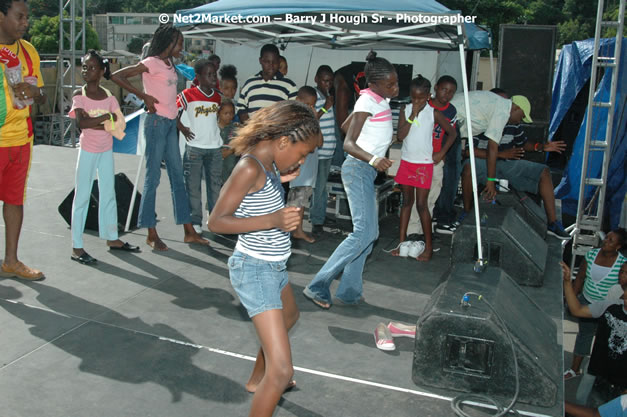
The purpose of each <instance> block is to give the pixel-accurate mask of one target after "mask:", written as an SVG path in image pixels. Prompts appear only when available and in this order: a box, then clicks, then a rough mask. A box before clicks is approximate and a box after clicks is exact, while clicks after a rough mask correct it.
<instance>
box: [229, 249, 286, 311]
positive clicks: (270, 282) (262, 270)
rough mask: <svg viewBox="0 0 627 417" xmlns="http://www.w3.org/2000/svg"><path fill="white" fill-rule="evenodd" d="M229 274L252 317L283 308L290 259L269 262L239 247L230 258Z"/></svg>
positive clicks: (240, 298) (241, 300)
mask: <svg viewBox="0 0 627 417" xmlns="http://www.w3.org/2000/svg"><path fill="white" fill-rule="evenodd" d="M229 275H230V277H231V285H232V286H233V289H234V290H235V292H236V293H237V296H238V297H239V300H240V302H241V303H242V305H243V306H244V307H245V308H246V311H248V316H249V317H251V318H252V317H253V316H255V315H257V314H259V313H263V312H264V311H268V310H277V309H282V308H283V303H282V302H281V291H283V288H285V286H286V285H287V283H288V281H287V259H285V260H283V261H265V260H263V259H258V258H253V257H252V256H250V255H246V254H244V253H242V252H240V251H238V250H235V251H234V252H233V255H232V256H231V257H230V258H229Z"/></svg>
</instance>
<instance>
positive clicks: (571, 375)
mask: <svg viewBox="0 0 627 417" xmlns="http://www.w3.org/2000/svg"><path fill="white" fill-rule="evenodd" d="M578 376H581V372H575V371H573V370H572V369H570V368H569V369H568V370H567V371H566V372H564V381H566V380H568V379H571V378H576V377H578Z"/></svg>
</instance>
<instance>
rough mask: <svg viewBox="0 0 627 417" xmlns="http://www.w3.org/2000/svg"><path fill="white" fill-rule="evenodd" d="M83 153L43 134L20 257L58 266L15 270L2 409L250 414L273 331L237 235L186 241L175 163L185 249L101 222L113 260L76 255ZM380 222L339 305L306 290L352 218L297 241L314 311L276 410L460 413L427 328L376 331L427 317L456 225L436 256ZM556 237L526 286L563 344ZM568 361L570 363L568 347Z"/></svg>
mask: <svg viewBox="0 0 627 417" xmlns="http://www.w3.org/2000/svg"><path fill="white" fill-rule="evenodd" d="M76 155H77V150H75V149H70V148H60V147H51V146H46V145H38V146H36V147H35V148H34V156H33V162H32V167H31V174H30V179H29V183H28V191H27V201H26V205H25V220H24V225H23V228H22V235H21V239H20V249H19V256H20V259H21V260H22V261H24V262H25V263H26V264H27V265H30V266H33V267H36V268H39V269H41V270H43V271H44V272H45V274H46V277H47V278H46V280H44V281H40V282H33V283H31V282H24V281H18V280H14V279H1V281H0V307H1V308H0V323H1V324H0V326H1V329H2V338H1V339H0V361H1V366H0V392H2V401H1V402H2V407H1V409H2V411H1V412H0V414H2V416H3V417H16V416H27V417H32V416H46V417H54V416H59V417H60V416H63V417H69V416H98V417H108V416H111V417H119V416H142V417H144V416H164V417H165V416H167V417H173V416H186V417H187V416H216V417H217V416H244V415H247V414H248V410H249V408H250V402H251V399H252V395H251V394H248V393H247V392H246V390H245V388H244V384H245V382H246V380H247V378H248V376H249V374H250V371H251V370H252V364H253V363H252V362H251V361H252V360H254V356H255V355H256V352H257V350H258V344H257V341H256V335H255V331H254V328H253V326H252V323H251V321H250V320H249V319H248V317H247V315H246V312H245V310H244V309H243V308H242V307H241V305H240V304H239V301H238V299H237V297H236V296H235V293H234V292H233V290H232V289H231V286H230V283H229V278H228V268H227V265H226V261H227V259H228V257H229V256H230V253H231V251H232V248H233V246H234V243H235V241H234V239H232V238H225V237H221V236H217V235H213V234H211V233H209V232H208V231H206V227H205V231H204V235H205V237H207V238H209V239H211V247H210V248H206V247H200V246H194V245H187V244H184V243H183V241H182V240H183V230H182V227H181V226H175V225H174V224H173V220H172V217H173V216H172V205H171V201H170V190H169V184H168V180H167V175H166V173H165V170H163V171H162V177H161V185H160V187H159V190H158V198H157V213H158V217H159V221H160V222H159V224H158V230H159V233H160V235H161V237H162V238H164V240H165V241H166V243H167V244H168V245H169V247H170V250H169V251H167V252H162V253H158V252H153V251H152V250H150V248H149V247H148V246H147V245H146V244H145V243H144V241H145V230H143V229H141V230H135V231H133V232H131V233H127V234H125V235H123V236H121V238H122V239H123V240H125V241H129V242H131V243H132V244H137V245H141V248H142V253H140V254H129V253H114V252H109V251H107V250H106V247H105V243H104V242H103V241H101V240H99V238H98V236H97V235H96V234H95V233H93V232H88V233H87V234H86V236H85V248H86V250H87V251H88V252H89V253H90V254H91V255H93V256H94V257H95V258H97V259H98V261H99V262H98V265H97V266H94V267H90V266H84V265H79V264H78V263H76V262H72V261H71V260H70V252H71V237H70V229H69V227H68V225H67V224H66V223H65V221H64V220H63V219H62V218H61V216H60V215H59V213H58V211H57V207H58V205H59V204H60V203H61V201H62V200H63V199H64V198H65V197H66V195H67V194H68V193H69V192H70V190H72V188H73V183H74V168H75V161H76ZM138 161H139V157H136V156H132V155H122V154H116V155H115V164H116V172H124V173H125V174H126V175H127V176H128V177H129V178H130V179H131V181H134V179H135V175H136V173H137V167H138ZM141 184H142V181H141V180H140V188H139V189H140V191H141ZM2 227H3V228H4V224H2ZM380 230H381V236H380V238H379V240H378V242H377V244H376V246H375V248H374V251H373V253H372V255H371V256H370V257H369V259H368V262H367V264H366V270H365V272H364V296H365V298H366V302H365V303H364V304H362V305H359V306H352V307H348V306H340V305H337V304H336V305H334V306H333V307H332V308H331V309H330V310H329V311H323V310H321V309H319V308H317V307H315V306H314V305H313V304H312V303H311V302H310V301H308V300H306V299H305V298H304V297H303V296H302V294H301V292H302V290H303V288H304V286H305V285H307V284H308V283H309V282H310V280H311V279H312V277H313V276H314V275H315V273H316V272H317V271H318V270H319V269H320V267H321V266H322V265H323V263H324V262H325V260H326V259H327V257H328V256H329V255H330V254H331V253H332V251H333V250H334V248H335V247H336V246H337V245H338V244H339V243H340V242H341V240H342V239H343V238H344V235H345V234H346V233H347V231H346V224H342V223H339V224H337V225H336V226H331V227H326V228H325V233H324V235H323V236H322V237H321V238H320V239H319V241H318V242H316V243H315V244H312V245H310V244H306V243H304V242H296V243H295V245H294V248H293V256H292V257H291V258H290V261H289V265H288V269H289V272H290V281H291V284H292V287H293V289H294V292H295V297H296V301H297V303H298V307H299V309H300V311H301V316H300V320H299V322H298V323H297V325H296V326H295V328H294V329H293V330H292V332H291V334H290V340H291V344H292V354H293V362H294V365H295V367H296V374H295V376H294V379H295V380H296V382H297V386H296V388H295V389H293V390H291V391H290V392H287V393H285V395H284V396H283V398H282V400H281V402H280V404H279V407H278V409H277V411H276V413H275V415H276V416H298V417H309V416H312V417H313V416H324V417H334V416H351V417H361V416H381V415H386V416H394V417H403V416H408V417H409V416H413V417H415V416H420V417H427V416H434V417H440V416H450V415H452V414H453V413H452V411H451V408H450V398H452V397H454V396H456V395H457V394H458V393H457V392H442V391H441V390H439V391H438V390H434V389H430V388H428V387H424V386H417V385H415V384H414V383H413V382H412V379H411V371H412V365H411V364H412V357H413V350H414V343H413V340H412V339H405V338H401V339H396V343H397V349H396V350H395V351H393V352H383V351H380V350H378V349H377V348H376V347H375V345H374V338H373V330H374V328H375V326H376V325H377V323H379V322H385V323H387V322H388V321H390V320H394V321H402V322H406V323H415V322H416V321H417V319H418V316H419V315H420V314H421V312H422V310H423V308H424V306H425V304H426V303H427V301H428V300H429V298H430V295H431V292H432V291H433V290H434V289H435V287H436V286H437V284H438V281H439V279H440V277H441V276H442V275H443V274H444V272H445V271H446V270H447V268H448V267H449V264H450V261H449V258H450V253H449V244H450V237H442V236H441V235H439V238H438V240H436V242H435V245H436V247H440V248H441V250H440V251H439V252H437V253H435V255H434V257H433V260H432V261H431V262H429V263H426V264H422V263H418V262H417V261H415V260H411V259H403V258H393V257H391V256H390V255H388V254H387V253H385V252H384V250H389V249H391V248H393V247H394V246H395V245H396V243H397V239H398V218H397V217H396V216H388V217H387V218H386V219H384V220H383V221H382V224H381V227H380ZM3 234H4V232H3ZM548 241H549V243H550V248H551V249H550V257H551V260H550V261H549V265H550V271H549V274H548V276H549V277H550V279H546V280H545V286H544V287H543V288H540V289H537V288H530V287H523V288H524V290H525V291H527V292H528V293H529V294H530V295H531V296H532V298H534V299H536V300H537V302H538V304H539V305H541V306H542V307H543V308H544V309H545V311H546V313H547V314H549V315H550V317H551V318H552V319H553V320H554V321H555V323H556V325H557V329H558V336H559V337H558V339H559V340H557V341H556V343H558V344H560V345H563V342H562V340H563V339H562V296H561V277H560V271H559V266H558V261H559V258H560V251H561V247H560V244H559V242H558V241H557V240H556V239H553V238H548ZM555 360H556V361H559V362H560V364H562V363H563V358H562V357H561V356H560V357H557V358H555ZM562 367H563V366H560V369H562ZM558 379H559V381H560V384H561V376H560V377H559V378H558ZM512 386H513V381H512ZM558 392H559V395H560V396H559V398H558V400H557V403H556V405H555V406H554V407H552V408H542V407H534V406H530V405H527V404H522V403H518V404H517V406H516V408H517V409H518V410H520V411H524V412H525V413H524V415H542V416H563V411H562V409H563V408H562V402H563V397H562V393H563V386H560V387H559V390H558ZM507 402H508V399H504V403H505V404H507ZM488 411H490V410H488ZM486 412H487V411H484V412H479V411H477V412H476V415H487V414H485V413H486Z"/></svg>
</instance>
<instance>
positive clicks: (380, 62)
mask: <svg viewBox="0 0 627 417" xmlns="http://www.w3.org/2000/svg"><path fill="white" fill-rule="evenodd" d="M366 61H367V62H366V66H365V69H364V72H365V74H366V82H367V83H368V88H367V89H364V90H361V91H360V93H359V94H360V97H359V99H358V100H357V102H356V103H355V108H354V110H353V114H352V117H351V121H350V126H349V127H348V132H347V133H346V138H345V139H344V150H345V151H346V152H348V157H347V158H346V160H345V161H344V163H343V164H342V184H343V185H344V190H345V192H346V196H347V198H348V205H349V207H350V211H351V219H352V222H353V232H352V233H351V234H349V235H348V236H347V237H346V239H344V241H343V242H342V243H340V245H339V246H338V247H337V248H336V249H335V251H334V252H333V254H332V255H331V257H330V258H329V259H328V260H327V262H326V263H325V264H324V266H323V267H322V269H320V271H319V272H318V274H316V276H315V277H314V279H313V280H312V281H311V283H310V284H309V285H308V286H307V287H305V289H304V290H303V293H304V295H305V297H307V298H309V299H310V300H311V301H313V302H314V303H315V304H316V305H317V306H318V307H320V308H324V309H328V308H330V307H331V292H330V290H329V287H330V286H331V282H333V280H334V279H335V278H336V277H337V275H339V274H340V273H341V274H342V277H341V280H340V285H339V287H338V289H337V292H336V294H335V297H336V298H337V299H338V300H340V301H341V302H342V303H344V304H357V303H359V302H360V301H361V300H362V292H363V281H362V277H361V274H362V272H363V270H364V264H365V262H366V257H367V256H368V254H370V252H371V251H372V246H373V244H374V241H375V239H376V238H377V237H378V235H379V220H378V218H377V204H376V197H375V189H374V179H375V177H376V176H377V171H385V170H386V169H388V168H389V167H390V166H392V161H391V160H389V159H388V158H386V157H385V153H386V151H387V149H388V147H389V146H390V143H391V142H392V134H393V130H394V129H393V127H392V110H391V109H390V105H389V104H388V100H387V99H390V98H393V97H396V96H397V95H398V76H397V75H396V70H395V69H394V66H393V65H392V64H391V63H390V62H389V61H388V60H386V59H383V58H377V54H376V53H375V52H374V51H371V52H370V53H369V54H368V57H367V58H366Z"/></svg>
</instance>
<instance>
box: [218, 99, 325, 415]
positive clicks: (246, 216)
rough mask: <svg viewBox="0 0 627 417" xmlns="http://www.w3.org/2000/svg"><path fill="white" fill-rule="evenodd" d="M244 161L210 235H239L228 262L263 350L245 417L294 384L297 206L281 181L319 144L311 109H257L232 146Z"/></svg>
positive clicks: (263, 410)
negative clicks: (292, 265) (292, 274)
mask: <svg viewBox="0 0 627 417" xmlns="http://www.w3.org/2000/svg"><path fill="white" fill-rule="evenodd" d="M230 145H231V147H232V149H233V150H234V151H235V153H236V154H238V155H239V154H241V155H242V157H241V159H240V161H239V162H238V163H237V165H236V166H235V168H234V169H233V173H232V174H231V176H230V177H229V179H228V180H227V181H226V183H225V184H224V186H223V187H222V191H221V192H220V196H219V197H218V201H217V202H216V205H215V208H214V209H213V211H212V212H211V216H210V217H209V229H210V230H211V231H212V232H214V233H227V234H235V233H237V234H239V237H238V240H237V245H236V246H235V251H234V252H233V255H232V256H231V257H230V258H229V261H228V264H229V274H230V277H231V284H232V285H233V289H234V290H235V292H236V293H237V295H238V297H239V299H240V301H241V303H242V305H243V306H244V307H245V308H246V310H247V311H248V315H249V316H250V317H251V319H252V321H253V324H254V325H255V329H256V331H257V335H258V337H259V340H260V342H261V349H260V350H259V354H258V355H257V361H256V362H255V366H254V368H253V372H252V375H251V376H250V379H249V380H248V383H247V384H246V389H247V390H248V391H250V392H254V393H255V395H254V397H253V402H252V406H251V410H250V415H251V416H253V415H254V416H271V415H272V414H273V412H274V409H275V407H276V405H277V403H278V402H279V399H280V398H281V395H282V394H283V392H284V391H285V390H286V389H288V388H291V387H292V386H294V381H292V375H293V374H294V369H293V366H292V355H291V351H290V343H289V339H288V336H287V333H288V331H289V329H290V328H291V327H292V326H293V325H294V323H296V320H298V315H299V312H298V308H297V307H296V303H295V301H294V294H293V292H292V287H291V286H290V284H289V282H288V280H287V269H286V264H287V259H288V258H289V256H290V253H291V252H290V248H291V243H290V233H289V232H290V231H293V230H295V229H296V227H297V226H298V225H299V223H300V213H299V212H300V210H302V209H301V208H298V207H285V203H284V198H283V193H284V191H283V187H282V186H281V184H280V183H281V182H286V181H290V180H292V179H294V178H296V177H297V176H298V174H299V168H300V166H301V165H302V164H303V163H304V162H305V157H306V156H307V155H308V154H309V153H311V152H313V150H314V149H315V148H316V147H318V146H321V145H322V135H321V133H320V125H319V124H318V119H317V117H316V116H315V115H314V113H313V111H312V110H311V109H310V108H309V107H308V106H306V105H304V104H302V103H298V102H295V101H282V102H279V103H276V104H273V105H271V106H269V107H266V108H263V109H261V110H258V111H256V112H255V113H254V114H253V115H252V116H251V118H250V119H249V120H248V121H247V123H246V125H245V126H244V127H242V128H240V129H239V130H238V133H237V137H236V138H235V139H233V140H232V141H231V142H230Z"/></svg>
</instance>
